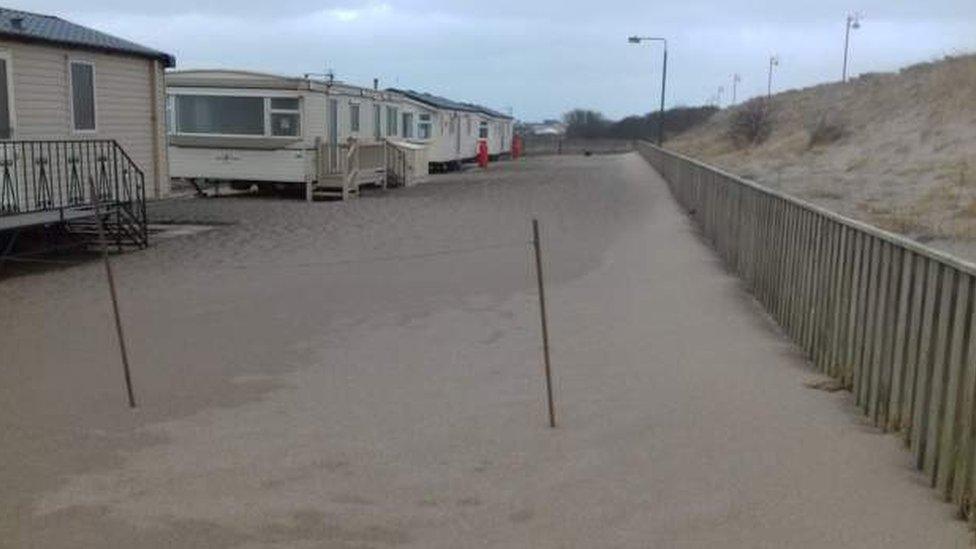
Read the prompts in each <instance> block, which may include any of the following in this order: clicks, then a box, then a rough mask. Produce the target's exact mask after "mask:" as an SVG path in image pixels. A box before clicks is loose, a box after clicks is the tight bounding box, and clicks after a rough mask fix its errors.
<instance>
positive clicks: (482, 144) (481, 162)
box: [478, 141, 488, 168]
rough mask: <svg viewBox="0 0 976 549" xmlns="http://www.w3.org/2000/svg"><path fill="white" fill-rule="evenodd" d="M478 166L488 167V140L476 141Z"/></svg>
mask: <svg viewBox="0 0 976 549" xmlns="http://www.w3.org/2000/svg"><path fill="white" fill-rule="evenodd" d="M478 167H481V168H487V167H488V142H487V141H478Z"/></svg>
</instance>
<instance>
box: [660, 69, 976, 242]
mask: <svg viewBox="0 0 976 549" xmlns="http://www.w3.org/2000/svg"><path fill="white" fill-rule="evenodd" d="M974 97H976V55H970V56H965V57H957V58H947V59H945V60H943V61H939V62H935V63H926V64H921V65H916V66H912V67H908V68H906V69H903V70H902V71H900V72H898V73H890V74H865V75H862V76H860V77H858V78H856V79H854V80H852V81H851V82H850V83H848V84H840V83H832V84H824V85H820V86H816V87H813V88H808V89H803V90H794V91H788V92H784V93H780V94H777V95H775V96H774V97H773V101H772V106H773V110H772V112H773V130H772V134H771V136H770V138H769V139H768V141H766V142H765V143H763V144H761V145H759V146H755V147H749V148H745V149H739V148H736V147H734V146H733V144H732V142H731V140H730V139H728V137H727V128H728V125H729V118H730V117H731V115H732V112H731V109H725V110H723V111H721V112H720V113H718V114H717V115H716V116H715V117H713V118H712V119H711V120H710V121H709V122H708V123H706V124H704V125H702V126H699V127H697V128H696V129H694V130H692V131H690V132H688V133H687V134H685V135H682V136H679V137H677V138H675V139H674V140H672V141H671V142H669V143H668V146H669V147H671V148H673V149H675V150H678V151H681V152H683V153H686V154H689V155H691V156H694V157H697V158H700V159H702V160H705V161H706V162H709V163H712V164H715V165H717V166H720V167H723V168H725V169H728V170H730V171H732V172H734V173H736V174H738V175H741V176H744V177H747V178H749V179H753V180H756V181H759V182H761V183H763V184H765V185H769V186H771V187H775V188H778V189H782V190H785V191H787V192H789V193H791V194H794V195H796V196H799V197H801V198H804V199H807V200H811V201H813V202H817V203H820V204H822V205H825V206H827V207H829V208H831V209H834V210H837V211H840V212H842V213H844V214H846V215H850V216H853V217H855V218H859V219H862V220H865V221H868V222H871V223H874V224H876V225H879V226H881V227H883V228H886V229H889V230H892V231H894V232H898V233H901V234H904V235H906V236H909V237H911V238H915V239H918V240H921V241H924V242H930V243H932V245H935V246H936V247H939V248H942V249H945V250H948V251H950V252H953V253H955V254H957V255H961V256H962V257H964V258H967V259H969V260H976V100H974ZM823 117H826V119H827V120H829V121H831V122H833V123H836V124H837V125H838V126H839V127H841V128H842V129H843V137H841V139H840V140H839V141H837V142H834V143H829V144H821V145H815V146H811V145H810V131H811V129H812V128H814V127H815V126H816V124H817V123H818V121H819V120H821V118H823Z"/></svg>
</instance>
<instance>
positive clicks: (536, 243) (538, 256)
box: [532, 219, 556, 428]
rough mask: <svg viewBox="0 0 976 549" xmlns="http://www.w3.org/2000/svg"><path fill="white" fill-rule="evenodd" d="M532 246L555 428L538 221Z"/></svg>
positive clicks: (551, 423) (551, 420)
mask: <svg viewBox="0 0 976 549" xmlns="http://www.w3.org/2000/svg"><path fill="white" fill-rule="evenodd" d="M532 245H533V247H534V248H535V274H536V279H537V280H538V282H539V314H540V316H541V318H542V354H543V358H544V360H545V367H546V398H547V401H548V404H549V427H552V428H555V427H556V409H555V406H554V404H553V401H552V368H551V366H550V365H549V323H548V321H547V320H546V288H545V285H544V284H543V277H542V247H541V245H540V243H539V220H538V219H532Z"/></svg>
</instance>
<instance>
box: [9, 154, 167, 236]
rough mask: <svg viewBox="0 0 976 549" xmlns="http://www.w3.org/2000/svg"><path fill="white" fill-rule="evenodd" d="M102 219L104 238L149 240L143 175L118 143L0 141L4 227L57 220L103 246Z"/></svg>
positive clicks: (68, 230) (52, 222)
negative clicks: (99, 222)
mask: <svg viewBox="0 0 976 549" xmlns="http://www.w3.org/2000/svg"><path fill="white" fill-rule="evenodd" d="M96 204H97V206H98V208H97V211H98V214H96ZM99 219H101V221H102V223H103V224H104V232H105V238H106V243H111V244H113V245H115V246H117V247H118V248H119V249H121V248H122V247H123V246H131V247H136V248H144V247H146V246H147V245H148V244H149V231H148V226H147V221H146V192H145V174H144V173H143V172H142V170H141V169H139V166H137V165H136V163H135V162H133V161H132V159H131V158H130V157H129V155H128V154H126V152H125V150H123V149H122V147H121V146H120V145H119V144H118V142H116V141H115V140H74V141H5V142H0V232H8V231H12V232H16V231H20V230H22V229H24V228H27V227H32V226H48V225H59V226H62V227H63V228H64V230H65V232H67V233H70V234H72V235H75V236H77V237H79V238H80V239H81V240H82V242H83V243H84V244H86V245H93V244H99V245H100V244H101V243H102V242H101V241H100V240H99V238H98V234H99V231H98V226H97V221H98V220H99Z"/></svg>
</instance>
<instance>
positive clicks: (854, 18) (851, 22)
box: [841, 13, 861, 82]
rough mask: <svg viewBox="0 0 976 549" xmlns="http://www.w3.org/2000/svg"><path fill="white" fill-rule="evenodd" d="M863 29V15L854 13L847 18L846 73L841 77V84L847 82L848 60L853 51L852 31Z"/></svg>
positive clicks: (845, 42)
mask: <svg viewBox="0 0 976 549" xmlns="http://www.w3.org/2000/svg"><path fill="white" fill-rule="evenodd" d="M859 28H861V15H860V14H859V13H852V14H849V15H848V16H847V32H845V33H844V72H843V73H842V75H841V82H847V60H848V56H849V52H850V50H851V29H854V30H857V29H859Z"/></svg>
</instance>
